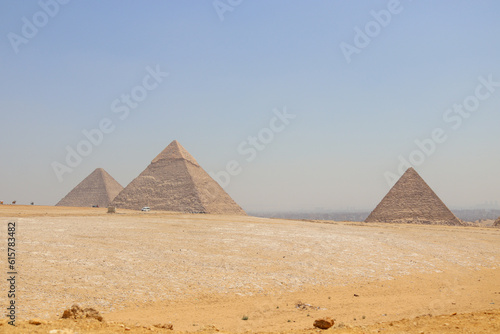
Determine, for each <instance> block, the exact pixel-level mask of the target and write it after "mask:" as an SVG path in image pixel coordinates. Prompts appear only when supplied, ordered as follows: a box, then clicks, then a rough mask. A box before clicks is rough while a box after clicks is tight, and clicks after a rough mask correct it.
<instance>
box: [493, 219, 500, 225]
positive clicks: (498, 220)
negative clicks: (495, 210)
mask: <svg viewBox="0 0 500 334" xmlns="http://www.w3.org/2000/svg"><path fill="white" fill-rule="evenodd" d="M493 226H500V217H498V219H497V220H495V223H494V224H493Z"/></svg>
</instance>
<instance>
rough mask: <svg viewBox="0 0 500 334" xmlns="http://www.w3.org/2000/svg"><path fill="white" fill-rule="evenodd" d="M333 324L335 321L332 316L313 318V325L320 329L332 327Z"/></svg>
mask: <svg viewBox="0 0 500 334" xmlns="http://www.w3.org/2000/svg"><path fill="white" fill-rule="evenodd" d="M333 324H335V321H333V319H332V318H328V317H326V318H320V319H316V320H314V324H313V326H314V327H316V328H320V329H328V328H330V327H332V326H333Z"/></svg>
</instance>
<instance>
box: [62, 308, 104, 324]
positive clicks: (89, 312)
mask: <svg viewBox="0 0 500 334" xmlns="http://www.w3.org/2000/svg"><path fill="white" fill-rule="evenodd" d="M61 318H63V319H75V320H76V319H85V318H91V319H96V320H98V321H102V320H103V317H102V316H101V315H100V314H99V312H98V311H96V310H94V309H93V308H85V309H82V308H81V307H80V306H78V305H77V304H74V305H73V306H71V308H69V309H67V310H64V312H63V315H62V317H61Z"/></svg>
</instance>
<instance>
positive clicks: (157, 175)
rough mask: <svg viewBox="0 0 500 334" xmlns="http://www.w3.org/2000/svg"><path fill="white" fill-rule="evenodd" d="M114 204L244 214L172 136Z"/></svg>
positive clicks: (127, 207)
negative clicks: (171, 139)
mask: <svg viewBox="0 0 500 334" xmlns="http://www.w3.org/2000/svg"><path fill="white" fill-rule="evenodd" d="M112 205H115V206H116V207H118V208H125V209H135V210H140V209H141V208H142V207H145V206H148V207H150V208H151V209H152V210H166V211H178V212H187V213H215V214H234V215H246V213H245V211H243V209H242V208H241V207H240V206H239V205H238V204H236V202H234V201H233V199H232V198H231V197H230V196H229V195H228V194H227V193H226V192H225V191H224V189H222V187H221V186H220V185H219V184H218V183H217V182H215V181H214V180H213V179H212V178H211V177H210V176H209V175H208V174H207V172H205V171H204V170H203V168H201V167H200V165H199V164H198V162H196V160H195V159H194V158H193V157H192V156H191V154H189V152H188V151H186V150H185V149H184V147H182V146H181V145H180V144H179V143H178V142H177V141H176V140H174V141H173V142H171V143H170V144H169V145H168V146H167V148H165V149H164V150H163V151H162V152H161V153H160V154H158V156H157V157H156V158H154V160H153V161H152V162H151V164H150V165H149V166H148V167H147V168H146V169H145V170H144V171H143V172H142V173H141V174H140V175H139V176H138V177H137V178H135V179H134V180H133V181H132V182H131V183H130V184H129V185H128V186H127V187H125V189H123V191H122V192H121V193H120V194H119V195H118V196H117V197H116V198H115V199H114V201H113V203H112Z"/></svg>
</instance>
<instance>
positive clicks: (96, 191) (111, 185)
mask: <svg viewBox="0 0 500 334" xmlns="http://www.w3.org/2000/svg"><path fill="white" fill-rule="evenodd" d="M122 190H123V187H122V186H121V185H120V184H119V183H118V182H116V180H115V179H114V178H113V177H112V176H111V175H109V174H108V173H107V172H106V171H105V170H104V169H102V168H97V169H96V170H94V171H93V172H92V173H91V174H90V175H89V176H87V177H86V178H85V179H84V180H83V181H82V182H80V183H79V184H78V185H77V186H76V187H75V188H73V190H71V191H70V192H69V193H68V194H67V195H66V196H65V197H64V198H63V199H62V200H60V201H59V203H57V204H56V206H77V207H90V206H94V205H98V206H99V207H107V206H108V205H109V203H110V202H111V201H112V200H113V199H114V198H115V197H116V195H118V194H119V193H120V191H122Z"/></svg>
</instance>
